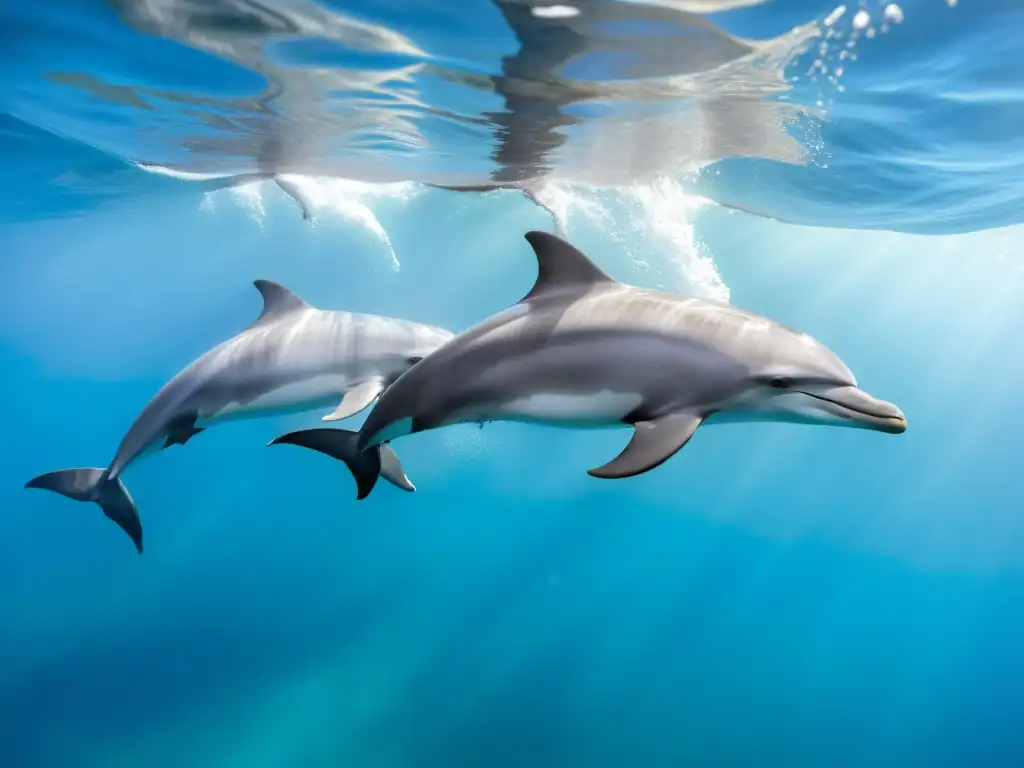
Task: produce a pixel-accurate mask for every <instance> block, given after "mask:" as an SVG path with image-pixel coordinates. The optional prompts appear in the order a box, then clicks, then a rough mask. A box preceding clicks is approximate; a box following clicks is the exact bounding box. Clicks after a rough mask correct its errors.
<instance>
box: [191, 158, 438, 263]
mask: <svg viewBox="0 0 1024 768" xmlns="http://www.w3.org/2000/svg"><path fill="white" fill-rule="evenodd" d="M281 178H282V179H284V180H286V181H289V182H291V183H292V184H294V185H295V186H296V187H298V188H299V190H300V191H301V192H302V195H303V197H304V198H305V199H306V200H307V201H308V203H309V205H310V207H311V208H312V211H311V213H312V215H313V217H314V226H315V220H316V218H319V217H323V216H330V215H336V216H340V217H341V218H343V219H346V220H348V221H351V222H354V223H355V224H358V225H360V226H361V227H363V228H364V229H366V230H368V231H369V232H371V233H372V234H374V235H375V236H376V237H377V239H379V240H380V242H381V243H382V244H383V245H384V247H385V248H386V249H387V253H388V256H389V258H390V260H391V264H392V266H393V267H394V269H395V271H398V270H399V269H400V267H401V264H400V263H399V261H398V255H397V254H396V253H395V249H394V246H393V245H392V244H391V238H390V237H388V233H387V230H386V229H385V228H384V225H383V224H381V222H380V219H379V218H378V217H377V214H376V213H375V211H374V206H375V204H376V203H377V202H378V201H382V200H398V201H401V202H404V201H407V200H409V199H410V198H412V197H413V196H415V195H416V194H418V192H419V191H420V189H421V187H420V186H419V185H417V184H413V183H411V182H400V183H395V184H369V183H366V182H360V181H351V180H348V179H335V178H320V177H314V176H296V175H292V174H281ZM225 193H226V194H229V195H231V197H232V198H233V199H234V200H235V202H236V203H238V204H239V205H241V206H242V207H243V208H245V209H246V210H248V211H249V212H250V214H251V215H252V218H253V220H254V221H256V223H257V224H258V225H259V227H260V228H261V229H262V228H263V224H264V220H265V219H266V215H267V208H266V200H267V198H268V196H269V197H273V196H274V195H277V196H278V199H279V200H280V205H281V206H287V207H289V208H290V209H291V211H289V213H290V214H292V215H295V216H299V215H300V213H299V211H298V208H297V206H296V204H295V202H294V201H293V200H291V199H290V198H289V197H288V195H286V194H285V193H284V192H283V191H282V190H280V189H279V188H278V187H277V186H276V185H275V184H274V183H273V182H272V181H254V182H250V183H248V184H240V185H238V186H234V187H229V188H227V189H225V190H217V191H215V192H210V193H207V198H215V197H217V196H220V195H222V194H225ZM203 207H204V208H205V209H207V210H212V209H214V208H215V203H214V202H213V201H212V200H210V201H204V204H203Z"/></svg>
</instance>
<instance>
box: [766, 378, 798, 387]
mask: <svg viewBox="0 0 1024 768" xmlns="http://www.w3.org/2000/svg"><path fill="white" fill-rule="evenodd" d="M768 386H769V387H773V388H774V389H789V388H790V387H791V386H793V380H792V379H790V378H788V377H786V376H772V377H771V378H770V379H768Z"/></svg>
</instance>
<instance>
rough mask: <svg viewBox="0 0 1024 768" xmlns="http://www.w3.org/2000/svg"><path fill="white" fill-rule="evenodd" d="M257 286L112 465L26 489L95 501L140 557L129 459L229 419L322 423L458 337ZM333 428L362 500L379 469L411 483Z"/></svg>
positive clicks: (141, 421)
mask: <svg viewBox="0 0 1024 768" xmlns="http://www.w3.org/2000/svg"><path fill="white" fill-rule="evenodd" d="M253 284H254V285H255V287H256V289H257V290H258V291H259V292H260V294H261V295H262V297H263V310H262V312H261V313H260V315H259V317H258V318H257V319H256V320H255V322H253V323H252V324H251V325H250V326H249V327H248V328H246V329H245V330H243V331H242V332H241V333H239V334H237V335H236V336H234V337H232V338H230V339H228V340H227V341H224V342H222V343H221V344H219V345H217V346H216V347H214V348H213V349H211V350H209V351H208V352H206V353H205V354H203V355H202V356H201V357H199V358H198V359H196V360H195V361H193V362H192V363H191V364H189V365H188V366H187V367H186V368H184V369H183V370H182V371H181V372H179V373H178V374H177V375H176V376H175V377H174V378H173V379H171V380H170V381H169V382H168V383H167V384H165V385H164V387H163V388H162V389H160V391H159V392H157V393H156V395H155V396H154V397H153V399H152V400H150V401H149V403H148V404H147V405H146V407H145V408H143V409H142V412H141V413H140V414H139V415H138V417H137V418H136V419H135V421H134V423H133V424H132V425H131V427H129V429H128V432H127V433H126V434H125V436H124V438H123V439H122V441H121V445H120V447H119V448H118V450H117V453H116V454H115V455H114V458H113V461H111V463H110V465H109V466H107V467H106V468H105V469H104V468H81V469H62V470H57V471H55V472H49V473H47V474H44V475H40V476H38V477H35V478H33V479H32V480H29V481H28V483H26V485H25V487H26V488H43V489H46V490H50V491H55V492H57V493H60V494H62V495H64V496H67V497H69V498H72V499H75V500H76V501H92V502H95V503H96V504H98V505H99V506H100V508H101V509H102V510H103V513H104V514H105V515H106V516H107V517H108V518H110V519H111V520H113V521H114V522H115V523H116V524H117V525H119V526H120V527H121V528H122V529H123V530H124V531H125V533H127V534H128V536H129V537H131V539H132V541H133V542H134V543H135V547H136V549H137V550H138V552H139V553H140V554H141V553H142V523H141V522H140V520H139V516H138V512H137V510H136V508H135V502H134V501H133V500H132V497H131V495H130V494H129V493H128V489H127V488H125V486H124V483H123V482H122V481H121V473H122V472H124V470H125V469H126V468H127V467H128V466H129V465H130V464H131V463H132V462H134V461H136V460H137V459H139V458H140V457H142V456H144V455H148V454H149V453H151V452H154V451H158V450H163V449H164V448H168V447H170V446H172V445H184V444H186V443H187V442H188V441H189V440H190V439H192V438H193V437H194V436H195V435H197V434H199V433H200V432H202V431H203V430H205V429H207V428H208V427H210V426H213V425H214V424H218V423H222V422H225V421H231V420H237V419H245V418H253V417H259V416H265V415H270V414H273V413H295V412H301V411H307V410H312V409H316V408H321V407H329V406H336V408H335V409H334V411H333V412H332V413H330V414H329V415H327V416H324V417H323V420H324V421H338V420H341V419H345V418H348V417H349V416H352V415H354V414H356V413H358V412H359V411H362V410H363V409H365V408H366V407H367V406H368V405H370V403H371V402H373V400H374V399H375V398H376V397H377V396H378V395H379V394H380V393H381V392H382V391H383V390H384V388H385V387H387V386H388V385H389V384H390V383H391V382H392V381H394V380H395V379H397V378H398V377H399V376H400V375H401V374H402V373H403V372H404V371H406V370H408V369H409V368H410V367H411V366H414V365H415V364H416V363H417V362H418V361H419V360H421V359H422V358H424V357H426V356H427V355H429V354H430V353H431V352H432V351H433V350H434V349H436V348H437V347H439V346H440V345H441V344H443V343H444V342H446V341H448V340H449V339H451V338H452V337H453V335H454V334H452V333H451V332H450V331H447V330H445V329H443V328H437V327H434V326H429V325H422V324H420V323H414V322H409V321H405V320H400V319H397V318H391V317H379V316H376V315H362V314H356V313H351V312H339V311H330V310H323V309H318V308H316V307H314V306H312V305H310V304H308V303H307V302H306V301H304V300H303V299H301V298H300V297H299V296H297V295H296V294H295V293H293V292H292V291H290V290H289V289H287V288H285V287H284V286H283V285H280V284H279V283H275V282H273V281H270V280H256V281H254V283H253ZM331 431H332V433H336V436H334V439H333V441H332V445H331V453H330V455H332V456H334V458H338V459H341V460H343V461H345V463H346V464H347V465H348V467H349V469H350V470H351V471H352V474H353V476H354V477H355V479H356V483H357V486H358V496H357V498H359V499H363V498H365V497H366V496H367V495H368V494H369V493H370V491H371V490H372V488H373V486H374V484H375V483H376V481H377V478H378V476H379V475H383V476H384V477H385V479H387V480H388V481H390V482H391V483H393V484H394V485H396V486H397V487H399V488H402V489H403V490H406V491H414V490H415V486H413V484H412V483H411V482H410V481H409V478H408V477H406V475H405V472H404V471H403V470H402V466H401V462H400V461H399V460H398V456H397V455H395V454H394V452H393V451H391V450H390V449H388V450H382V451H379V452H376V453H374V452H372V451H369V452H358V451H356V450H355V440H356V433H354V432H348V431H346V430H331ZM346 435H347V436H348V437H347V438H346ZM275 443H293V444H299V445H304V446H306V447H311V448H316V447H317V437H316V432H315V431H310V430H307V431H305V432H304V434H303V435H301V436H299V437H296V438H294V439H289V438H288V437H287V436H285V437H283V438H278V439H277V440H274V441H273V442H272V444H275Z"/></svg>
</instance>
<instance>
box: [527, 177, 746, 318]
mask: <svg viewBox="0 0 1024 768" xmlns="http://www.w3.org/2000/svg"><path fill="white" fill-rule="evenodd" d="M535 194H536V196H537V197H538V199H540V201H541V202H543V203H544V204H545V205H546V206H548V208H549V209H550V210H551V211H552V213H553V215H554V216H555V219H556V224H557V226H558V228H559V229H560V230H561V231H563V232H565V233H567V234H570V235H571V232H570V230H569V224H570V222H571V220H572V219H574V218H575V217H577V216H581V217H582V218H583V219H584V220H586V222H587V223H588V224H589V225H590V226H592V227H595V228H597V229H598V230H599V231H601V232H602V233H603V234H604V235H606V236H608V237H609V239H612V240H614V241H616V242H617V243H619V244H620V245H621V246H622V247H624V248H625V249H626V252H627V253H628V254H629V256H630V258H631V259H632V260H633V262H634V263H635V264H637V265H638V266H639V267H641V268H642V269H644V270H645V271H655V272H658V271H662V272H663V269H661V268H663V267H667V268H668V270H669V276H670V280H669V281H668V282H669V283H670V285H668V286H667V287H669V288H671V289H672V290H678V291H681V292H684V293H688V294H690V295H693V296H699V297H702V298H708V299H714V300H716V301H722V302H728V301H729V295H730V291H729V286H727V285H726V284H725V281H724V280H723V279H722V276H721V275H720V274H719V273H718V269H717V267H716V266H715V262H714V260H713V258H712V257H711V254H710V253H708V251H707V249H706V247H705V246H704V244H703V243H701V242H700V241H699V240H698V239H697V235H696V232H695V231H694V219H695V218H696V215H697V213H698V212H699V211H700V210H701V209H702V208H704V207H705V206H707V205H708V204H709V203H710V202H711V201H709V200H707V199H706V198H703V197H700V196H698V195H694V194H692V193H690V192H687V191H686V190H685V189H684V187H683V185H682V184H681V183H680V182H678V181H676V180H675V179H670V178H667V177H661V178H657V179H655V180H654V181H653V182H650V183H644V184H634V185H632V186H629V187H622V188H618V187H615V188H601V187H598V188H594V187H589V186H582V185H574V184H563V183H556V182H547V183H546V184H544V185H543V186H541V187H539V188H537V190H536V192H535ZM623 222H625V226H623ZM652 257H653V258H652Z"/></svg>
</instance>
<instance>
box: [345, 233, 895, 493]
mask: <svg viewBox="0 0 1024 768" xmlns="http://www.w3.org/2000/svg"><path fill="white" fill-rule="evenodd" d="M526 240H527V241H528V242H529V244H530V246H531V247H532V248H533V251H534V253H535V254H536V258H537V266H538V276H537V279H536V282H535V284H534V285H533V287H532V289H531V290H530V291H529V293H527V294H526V296H525V297H524V298H523V299H522V300H521V301H519V302H518V303H516V304H515V305H513V306H511V307H510V308H508V309H506V310H504V311H502V312H500V313H498V314H496V315H493V316H491V317H490V318H488V319H485V320H484V321H482V322H481V323H479V324H477V325H475V326H473V327H471V328H470V329H468V330H466V331H464V332H462V333H460V334H458V335H457V336H455V337H454V338H452V339H451V340H449V341H448V342H447V343H445V344H444V345H443V346H441V347H440V348H439V349H437V350H436V351H435V352H434V353H433V354H431V355H430V356H429V357H427V358H425V359H424V360H423V361H422V362H420V363H419V364H417V365H416V366H414V367H412V368H410V369H409V370H408V371H406V372H405V373H403V374H402V375H401V376H400V377H399V378H398V379H397V380H396V381H395V382H394V383H393V384H392V385H391V386H390V387H388V389H387V390H386V391H385V392H384V393H383V395H382V396H381V397H380V399H379V400H378V401H377V403H376V405H375V406H374V408H373V409H372V410H371V411H370V413H369V415H368V416H367V418H366V420H365V421H364V423H363V425H362V427H361V429H360V430H359V434H358V438H357V441H356V448H357V449H358V450H359V451H364V450H368V449H371V448H373V447H375V446H380V445H383V444H385V443H387V442H389V441H391V440H394V439H396V438H398V437H401V436H402V435H407V434H411V433H416V432H423V431H425V430H429V429H436V428H438V427H442V426H445V425H449V424H456V423H460V422H481V421H492V420H505V421H527V422H535V423H544V424H550V425H555V426H574V427H612V426H629V427H632V429H633V434H632V438H631V439H630V440H629V442H628V444H627V445H626V447H625V448H624V449H623V450H622V452H621V453H620V454H619V455H618V456H616V457H615V458H614V459H612V460H611V461H609V462H608V463H606V464H604V465H602V466H598V467H595V468H593V469H590V470H588V472H589V474H590V475H592V476H594V477H599V478H626V477H631V476H635V475H639V474H642V473H644V472H647V471H649V470H651V469H653V468H655V467H657V466H659V465H661V464H662V463H663V462H665V461H666V460H667V459H669V458H670V457H671V456H673V455H674V454H675V453H676V452H677V451H679V450H680V449H681V448H682V447H683V446H684V445H686V444H687V442H689V440H690V439H691V438H692V437H693V435H694V433H695V432H696V430H697V428H698V427H699V426H701V424H704V423H715V422H716V421H717V422H722V421H787V422H803V423H812V424H831V425H841V426H846V427H856V428H860V429H869V430H875V431H879V432H886V433H891V434H898V433H901V432H903V431H905V430H906V428H907V420H906V418H905V416H904V415H903V413H902V411H900V409H899V408H897V407H896V406H895V405H893V404H892V403H889V402H886V401H884V400H879V399H877V398H876V397H873V396H872V395H870V394H868V393H867V392H865V391H864V390H862V389H860V388H859V387H858V385H857V382H856V379H855V378H854V376H853V373H851V371H850V369H849V368H848V367H847V366H846V365H845V364H844V363H843V362H842V360H840V359H839V357H837V356H836V354H835V353H833V352H832V351H831V350H830V349H828V348H827V347H826V346H825V345H824V344H822V343H820V342H819V341H816V340H815V339H813V338H811V337H810V336H808V335H806V334H804V333H800V332H799V331H797V330H794V329H791V328H789V327H786V326H784V325H782V324H780V323H778V322H775V321H773V320H770V319H767V318H764V317H759V316H757V315H755V314H752V313H750V312H745V311H743V310H740V309H736V308H734V307H731V306H729V305H725V304H719V303H716V302H712V301H705V300H701V299H696V298H688V297H683V296H680V295H677V294H672V293H665V292H660V291H654V290H647V289H643V288H639V287H635V286H630V285H626V284H624V283H621V282H618V281H616V280H614V279H612V278H611V277H609V276H608V275H607V274H605V273H604V272H603V271H602V270H601V269H600V268H599V267H597V266H596V265H595V264H594V263H593V262H592V261H591V260H590V259H588V258H587V257H586V256H585V255H584V254H583V253H582V252H580V251H579V250H577V249H576V248H575V247H573V246H572V245H571V244H570V243H568V242H566V241H565V240H563V239H561V238H559V237H557V236H555V235H552V234H549V233H546V232H538V231H531V232H528V233H527V234H526ZM339 439H341V438H339ZM345 439H347V438H345Z"/></svg>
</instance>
